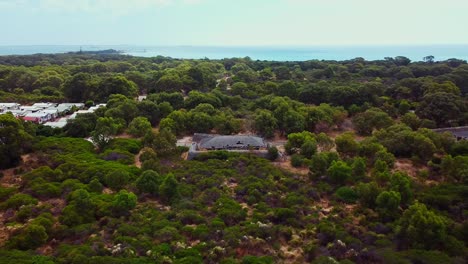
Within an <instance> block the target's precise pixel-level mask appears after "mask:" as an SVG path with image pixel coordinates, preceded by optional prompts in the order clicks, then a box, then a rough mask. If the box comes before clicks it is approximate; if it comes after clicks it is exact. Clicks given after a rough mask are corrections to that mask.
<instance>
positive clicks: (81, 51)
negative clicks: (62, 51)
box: [80, 46, 83, 54]
mask: <svg viewBox="0 0 468 264" xmlns="http://www.w3.org/2000/svg"><path fill="white" fill-rule="evenodd" d="M81 53H83V50H82V49H81V46H80V54H81Z"/></svg>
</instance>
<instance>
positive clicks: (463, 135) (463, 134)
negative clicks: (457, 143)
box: [451, 129, 468, 138]
mask: <svg viewBox="0 0 468 264" xmlns="http://www.w3.org/2000/svg"><path fill="white" fill-rule="evenodd" d="M451 132H452V134H453V135H454V136H456V137H461V138H468V129H466V130H456V131H451Z"/></svg>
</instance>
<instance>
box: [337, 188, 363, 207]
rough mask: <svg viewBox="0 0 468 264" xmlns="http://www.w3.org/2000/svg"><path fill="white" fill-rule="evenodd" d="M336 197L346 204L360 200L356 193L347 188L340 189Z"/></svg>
mask: <svg viewBox="0 0 468 264" xmlns="http://www.w3.org/2000/svg"><path fill="white" fill-rule="evenodd" d="M335 197H336V198H338V199H339V200H341V201H343V202H346V203H354V202H356V200H357V199H358V198H359V196H358V194H357V193H356V191H355V190H354V189H353V188H350V187H347V186H343V187H340V188H339V189H338V190H336V192H335Z"/></svg>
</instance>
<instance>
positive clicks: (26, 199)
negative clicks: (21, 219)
mask: <svg viewBox="0 0 468 264" xmlns="http://www.w3.org/2000/svg"><path fill="white" fill-rule="evenodd" d="M37 202H38V201H37V199H36V198H33V197H31V195H28V194H24V193H17V194H14V195H13V196H11V197H10V198H9V199H8V200H6V201H5V202H3V203H2V204H1V206H0V207H1V208H4V209H10V208H13V209H18V208H19V207H20V206H22V205H29V204H37Z"/></svg>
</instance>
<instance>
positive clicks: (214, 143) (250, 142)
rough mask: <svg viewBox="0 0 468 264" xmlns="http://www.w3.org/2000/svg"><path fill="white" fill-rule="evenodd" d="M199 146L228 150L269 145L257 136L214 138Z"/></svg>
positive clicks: (202, 140)
mask: <svg viewBox="0 0 468 264" xmlns="http://www.w3.org/2000/svg"><path fill="white" fill-rule="evenodd" d="M199 146H200V147H201V148H205V149H212V148H215V149H227V148H248V147H266V146H267V144H266V143H265V141H263V139H262V138H261V137H257V136H244V135H234V136H213V137H206V138H202V139H201V140H200V143H199Z"/></svg>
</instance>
